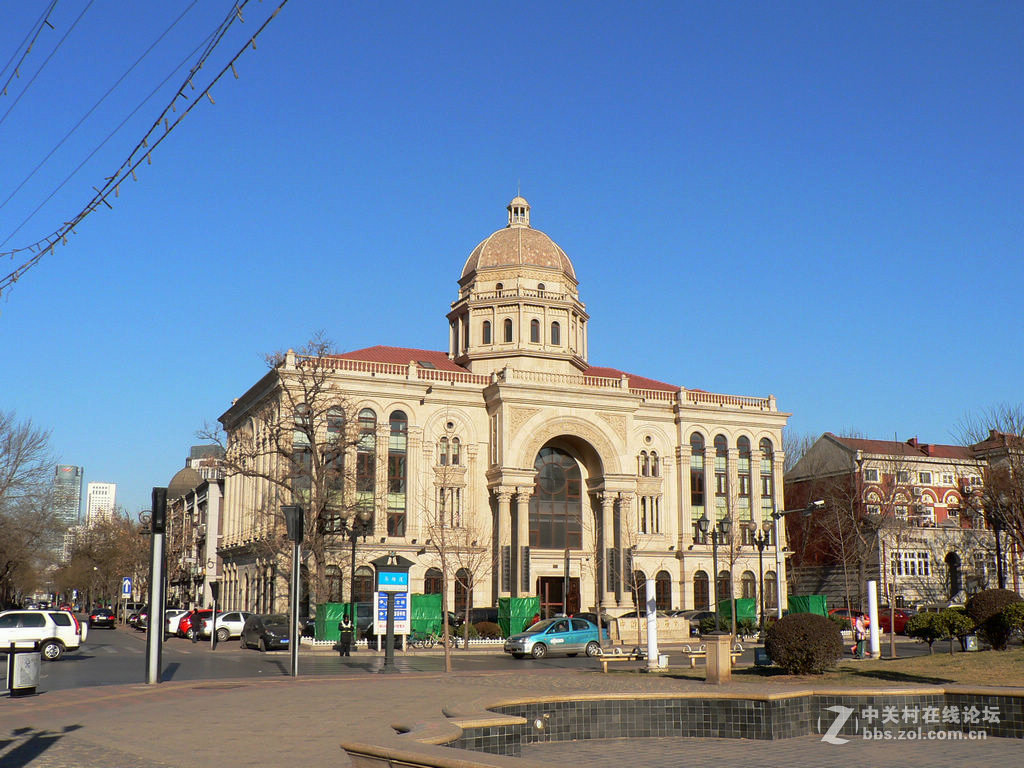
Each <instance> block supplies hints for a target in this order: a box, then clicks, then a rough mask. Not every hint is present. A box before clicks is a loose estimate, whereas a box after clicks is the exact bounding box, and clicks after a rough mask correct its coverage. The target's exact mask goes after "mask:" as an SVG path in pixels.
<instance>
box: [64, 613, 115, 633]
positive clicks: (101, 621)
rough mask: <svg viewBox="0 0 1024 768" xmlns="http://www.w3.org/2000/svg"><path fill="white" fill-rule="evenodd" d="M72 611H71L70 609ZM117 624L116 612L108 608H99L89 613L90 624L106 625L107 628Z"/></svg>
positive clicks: (92, 625)
mask: <svg viewBox="0 0 1024 768" xmlns="http://www.w3.org/2000/svg"><path fill="white" fill-rule="evenodd" d="M68 613H71V611H68ZM116 624H117V617H116V616H115V615H114V612H113V611H111V610H107V609H106V608H97V609H96V610H95V611H93V612H92V613H90V614H89V626H91V627H106V628H107V629H113V628H114V627H115V626H116Z"/></svg>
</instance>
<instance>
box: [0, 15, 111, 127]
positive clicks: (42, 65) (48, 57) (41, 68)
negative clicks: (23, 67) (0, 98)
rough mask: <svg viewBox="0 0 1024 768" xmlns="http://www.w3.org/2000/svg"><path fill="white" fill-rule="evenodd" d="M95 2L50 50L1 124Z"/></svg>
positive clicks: (0, 121)
mask: <svg viewBox="0 0 1024 768" xmlns="http://www.w3.org/2000/svg"><path fill="white" fill-rule="evenodd" d="M94 2H95V0H89V4H88V5H87V6H85V8H84V9H83V10H82V12H81V13H80V14H78V18H77V19H75V22H74V23H73V24H72V25H71V26H70V27H69V28H68V31H67V32H65V33H64V37H62V38H61V39H60V42H58V43H57V45H56V46H55V47H54V49H53V50H52V51H50V55H49V56H47V57H46V59H45V60H44V61H43V63H42V64H41V65H40V66H39V69H37V70H36V73H35V74H34V75H32V79H31V80H29V81H28V82H27V83H25V87H24V88H22V89H21V93H19V94H18V98H16V99H15V100H14V103H13V104H11V106H9V107H8V108H7V111H6V112H4V116H3V117H0V125H3V124H4V120H6V119H7V116H8V115H9V114H11V110H12V109H14V108H15V107H16V106H18V102H19V101H21V97H22V96H24V95H25V94H26V93H27V92H28V89H29V88H31V87H32V83H34V82H35V81H36V78H37V77H39V75H40V73H41V72H42V71H43V70H44V69H46V65H47V64H49V63H50V59H52V58H53V55H54V54H55V53H56V52H57V51H59V50H60V47H61V45H63V44H64V41H65V40H67V39H68V35H70V34H71V33H72V32H73V31H74V29H75V27H77V26H78V22H80V21H81V20H82V17H83V16H85V14H86V12H87V11H88V10H89V9H90V8H92V4H93V3H94Z"/></svg>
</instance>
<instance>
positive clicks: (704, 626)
mask: <svg viewBox="0 0 1024 768" xmlns="http://www.w3.org/2000/svg"><path fill="white" fill-rule="evenodd" d="M715 629H716V627H715V617H714V616H705V617H704V618H703V619H701V620H700V633H701V634H702V635H706V634H708V633H710V632H714V631H715ZM717 629H718V631H720V632H728V631H729V630H730V629H732V626H731V625H730V622H729V617H728V616H719V617H718V627H717Z"/></svg>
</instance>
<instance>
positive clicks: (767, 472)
mask: <svg viewBox="0 0 1024 768" xmlns="http://www.w3.org/2000/svg"><path fill="white" fill-rule="evenodd" d="M757 447H758V448H759V449H760V450H761V472H760V474H761V519H762V520H770V519H771V514H772V512H773V511H774V509H775V482H774V481H773V480H772V477H773V475H772V467H773V465H774V464H775V449H774V448H773V447H772V441H771V440H769V439H768V438H767V437H762V438H761V442H759V443H758V444H757Z"/></svg>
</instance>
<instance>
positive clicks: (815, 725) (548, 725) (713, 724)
mask: <svg viewBox="0 0 1024 768" xmlns="http://www.w3.org/2000/svg"><path fill="white" fill-rule="evenodd" d="M833 706H843V707H847V708H849V709H852V710H853V714H852V715H851V716H850V717H849V718H848V719H847V720H846V722H845V723H844V725H843V727H842V729H841V730H840V731H839V734H840V735H845V736H852V735H860V734H861V733H862V732H863V729H864V728H866V727H879V728H890V729H896V728H899V729H903V730H907V729H917V728H921V730H922V731H928V730H943V731H954V730H964V731H967V730H969V729H983V730H985V731H986V733H987V734H988V735H989V736H995V737H1009V738H1018V739H1019V738H1024V697H1011V696H978V695H973V694H972V695H968V694H953V693H950V694H927V695H893V696H885V695H872V696H865V695H860V696H824V695H816V694H815V695H807V696H798V697H793V698H788V699H778V700H772V701H758V700H742V699H714V698H709V699H609V700H603V701H562V702H542V703H536V704H516V705H513V706H507V707H496V708H495V709H494V711H495V712H500V713H501V714H507V715H513V716H518V717H522V718H525V719H526V723H525V724H522V725H502V726H494V727H481V728H468V729H466V730H465V731H464V732H463V734H462V736H461V737H460V738H459V739H457V740H455V741H453V742H450V743H449V744H448V746H450V747H457V748H460V749H470V750H474V751H478V752H490V753H492V754H500V755H513V756H516V755H519V754H520V751H521V747H522V745H523V744H530V743H533V742H540V741H570V740H573V739H609V738H622V737H633V738H646V737H651V736H685V737H703V738H735V739H785V738H791V737H794V736H805V735H808V734H813V733H824V732H825V731H827V730H828V728H829V726H831V725H832V724H833V722H834V721H835V720H836V717H837V714H836V713H835V712H833V711H830V710H829V709H828V708H829V707H833ZM883 707H890V708H891V707H895V710H893V709H889V710H887V713H888V716H889V717H892V716H894V715H898V716H899V717H900V718H901V722H900V723H898V724H896V725H894V724H892V723H885V724H883V722H882V717H883V711H882V710H883ZM954 707H955V708H956V710H957V711H965V710H967V709H968V708H970V707H975V708H976V709H977V710H978V711H979V712H981V711H983V710H984V708H986V707H987V708H989V711H990V712H991V711H992V710H993V709H994V710H995V711H996V712H997V713H998V722H993V721H991V720H990V721H988V722H978V723H975V724H966V723H959V724H956V723H951V722H943V721H942V719H941V718H940V719H939V721H938V722H924V721H923V719H922V717H921V715H922V713H924V712H925V711H926V710H927V711H929V712H932V713H934V712H936V709H935V708H937V711H939V712H941V711H942V710H943V708H954ZM872 711H874V712H877V714H876V715H875V716H874V717H875V719H872V715H871V713H872ZM904 712H906V714H905V715H904ZM915 712H916V713H917V720H916V721H911V720H904V719H903V718H904V717H907V718H909V717H911V716H912V715H913V713H915ZM862 713H868V716H867V718H866V719H865V718H864V717H862Z"/></svg>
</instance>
